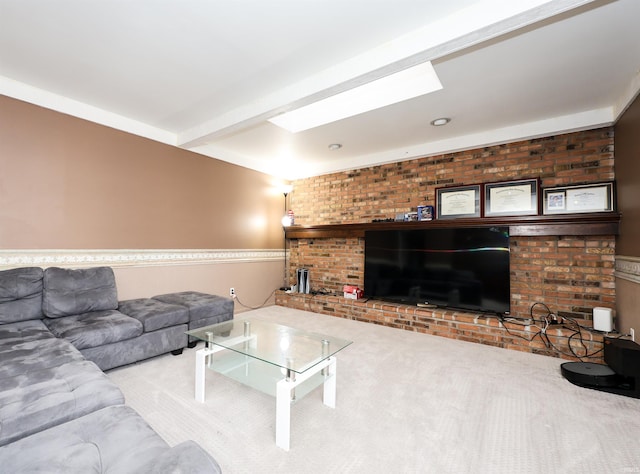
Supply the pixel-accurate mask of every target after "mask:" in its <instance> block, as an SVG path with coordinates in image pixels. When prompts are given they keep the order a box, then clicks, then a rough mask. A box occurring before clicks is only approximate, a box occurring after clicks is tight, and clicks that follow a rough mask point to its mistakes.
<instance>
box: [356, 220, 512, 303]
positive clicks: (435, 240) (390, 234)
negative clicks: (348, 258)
mask: <svg viewBox="0 0 640 474" xmlns="http://www.w3.org/2000/svg"><path fill="white" fill-rule="evenodd" d="M364 255H365V257H364V260H365V262H364V294H365V297H368V298H374V299H380V300H385V301H391V302H396V303H405V304H429V305H436V306H442V307H449V308H460V309H466V310H471V311H481V312H492V313H500V314H504V313H509V311H510V299H511V298H510V294H511V288H510V278H509V276H510V275H509V228H508V227H461V228H433V229H400V230H372V231H367V232H365V251H364Z"/></svg>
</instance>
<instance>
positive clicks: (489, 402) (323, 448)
mask: <svg viewBox="0 0 640 474" xmlns="http://www.w3.org/2000/svg"><path fill="white" fill-rule="evenodd" d="M249 315H252V316H254V317H258V318H261V319H266V320H271V321H277V322H281V323H283V324H287V325H290V326H294V327H300V328H307V329H310V330H314V331H317V332H323V333H326V334H330V335H333V336H337V337H342V338H345V339H350V340H353V341H354V343H353V344H352V345H351V346H349V347H347V348H346V349H345V350H343V351H342V352H340V353H339V354H338V394H337V405H336V408H335V409H331V408H328V407H326V406H325V405H323V404H322V394H321V389H316V390H315V391H314V392H312V393H310V394H309V395H308V396H307V397H306V398H303V399H302V400H299V401H298V402H297V403H296V404H295V405H294V406H293V408H292V416H291V450H290V451H289V452H285V451H283V450H281V449H280V448H278V447H277V446H276V445H275V432H274V430H275V399H274V398H272V397H270V396H268V395H265V394H262V393H261V392H258V391H255V390H252V389H250V388H248V387H245V386H242V385H240V384H238V383H237V382H234V381H232V380H229V379H227V378H225V377H222V376H220V375H218V374H215V373H210V374H207V399H206V402H205V403H204V404H200V403H197V402H196V401H195V400H194V397H193V394H194V387H193V385H194V364H195V349H190V350H185V352H184V353H183V354H182V355H181V356H177V357H174V356H170V355H168V356H163V357H158V358H155V359H152V360H150V361H146V362H142V363H139V364H135V365H132V366H128V367H124V368H120V369H115V370H112V371H110V372H109V376H110V378H111V379H112V380H113V381H114V382H115V383H116V384H118V385H119V386H120V388H121V389H122V391H123V392H124V394H125V397H126V400H127V404H129V405H130V406H132V407H133V408H135V409H136V410H138V411H139V412H140V413H141V414H142V415H143V416H144V418H145V419H146V420H147V421H148V422H149V423H150V424H151V425H152V426H153V427H154V428H155V429H156V430H157V431H158V433H160V435H161V436H162V437H163V438H164V439H165V440H166V441H167V442H168V443H169V444H171V445H175V444H177V443H179V442H181V441H183V440H186V439H193V440H195V441H197V442H198V443H200V445H201V446H203V447H204V448H205V449H206V450H208V451H209V452H210V453H211V454H212V455H213V456H214V457H215V458H216V459H217V460H218V462H219V463H220V465H221V466H222V469H223V472H225V473H227V474H233V473H418V472H419V473H431V472H432V473H608V472H612V473H616V472H618V473H625V472H640V400H637V399H632V398H628V397H622V396H619V395H612V394H607V393H603V392H598V391H594V390H588V389H584V388H580V387H576V386H574V385H572V384H570V383H569V382H567V381H566V380H565V379H563V378H562V376H561V375H560V364H561V363H562V362H563V361H562V360H560V359H554V358H550V357H545V356H539V355H533V354H525V353H520V352H515V351H509V350H505V349H497V348H493V347H488V346H482V345H479V344H473V343H465V342H461V341H454V340H449V339H445V338H441V337H437V336H429V335H424V334H417V333H411V332H407V331H403V330H399V329H393V328H388V327H382V326H376V325H373V324H368V323H360V322H356V321H349V320H345V319H340V318H334V317H330V316H323V315H319V314H315V313H309V312H303V311H298V310H294V309H289V308H282V307H277V306H270V307H267V308H263V309H260V310H256V311H251V312H248V313H243V314H242V315H241V316H242V317H245V316H249ZM198 347H200V346H198Z"/></svg>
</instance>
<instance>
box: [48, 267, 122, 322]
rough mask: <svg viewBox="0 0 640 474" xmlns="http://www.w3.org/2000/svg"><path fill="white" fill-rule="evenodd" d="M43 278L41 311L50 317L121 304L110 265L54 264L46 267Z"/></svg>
mask: <svg viewBox="0 0 640 474" xmlns="http://www.w3.org/2000/svg"><path fill="white" fill-rule="evenodd" d="M43 282H44V291H43V300H42V311H43V312H44V314H45V315H46V316H47V317H49V318H61V317H63V316H71V315H74V314H81V313H88V312H90V311H106V310H110V309H117V308H118V294H117V291H116V279H115V276H114V274H113V270H112V269H111V268H110V267H94V268H83V269H78V270H70V269H66V268H57V267H51V268H47V269H46V270H45V271H44V280H43Z"/></svg>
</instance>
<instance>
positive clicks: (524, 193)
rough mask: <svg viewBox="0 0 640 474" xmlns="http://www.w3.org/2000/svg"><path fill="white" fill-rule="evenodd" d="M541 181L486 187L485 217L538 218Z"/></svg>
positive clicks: (500, 183)
mask: <svg viewBox="0 0 640 474" xmlns="http://www.w3.org/2000/svg"><path fill="white" fill-rule="evenodd" d="M539 189H540V180H539V179H538V178H533V179H519V180H515V181H497V182H494V183H486V184H485V185H484V217H493V216H537V215H538V214H539V213H540V198H539Z"/></svg>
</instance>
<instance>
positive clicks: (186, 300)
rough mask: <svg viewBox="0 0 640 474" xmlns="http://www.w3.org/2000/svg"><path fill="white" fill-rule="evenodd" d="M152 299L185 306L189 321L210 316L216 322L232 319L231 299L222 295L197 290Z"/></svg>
mask: <svg viewBox="0 0 640 474" xmlns="http://www.w3.org/2000/svg"><path fill="white" fill-rule="evenodd" d="M153 299H156V300H159V301H163V302H165V303H171V304H178V305H182V306H186V307H187V308H189V321H191V322H193V321H199V320H201V319H206V320H208V319H212V318H213V319H216V322H223V321H227V320H229V319H233V299H231V298H226V297H224V296H218V295H210V294H207V293H200V292H198V291H182V292H179V293H168V294H164V295H157V296H154V297H153ZM211 324H213V323H211ZM189 327H191V325H190V326H189Z"/></svg>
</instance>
